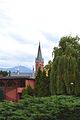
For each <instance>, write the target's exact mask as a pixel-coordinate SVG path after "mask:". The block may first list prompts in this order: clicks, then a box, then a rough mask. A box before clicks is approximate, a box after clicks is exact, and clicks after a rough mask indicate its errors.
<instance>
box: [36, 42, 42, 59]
mask: <svg viewBox="0 0 80 120" xmlns="http://www.w3.org/2000/svg"><path fill="white" fill-rule="evenodd" d="M36 60H43V58H42V53H41V46H40V42H39V47H38V54H37V58H36Z"/></svg>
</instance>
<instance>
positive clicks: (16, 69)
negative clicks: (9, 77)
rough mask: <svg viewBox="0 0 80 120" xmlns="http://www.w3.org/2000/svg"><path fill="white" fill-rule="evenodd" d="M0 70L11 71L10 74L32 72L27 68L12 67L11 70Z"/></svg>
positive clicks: (3, 69)
mask: <svg viewBox="0 0 80 120" xmlns="http://www.w3.org/2000/svg"><path fill="white" fill-rule="evenodd" d="M0 70H2V71H8V72H9V71H11V72H12V73H13V72H15V73H16V72H18V71H19V73H32V70H31V69H29V68H28V67H25V66H15V67H12V68H0Z"/></svg>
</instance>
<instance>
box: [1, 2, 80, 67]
mask: <svg viewBox="0 0 80 120" xmlns="http://www.w3.org/2000/svg"><path fill="white" fill-rule="evenodd" d="M79 11H80V0H0V67H12V66H15V65H24V66H27V67H30V68H32V66H33V65H35V57H36V56H37V49H38V44H39V41H40V43H41V49H42V56H43V58H44V61H45V64H47V62H48V61H49V60H50V59H52V50H53V47H54V46H57V45H58V41H59V39H60V38H61V37H62V36H65V35H70V34H71V35H79V36H80V13H79Z"/></svg>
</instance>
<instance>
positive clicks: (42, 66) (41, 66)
mask: <svg viewBox="0 0 80 120" xmlns="http://www.w3.org/2000/svg"><path fill="white" fill-rule="evenodd" d="M39 68H41V70H42V71H43V68H44V62H36V72H37V71H38V69H39Z"/></svg>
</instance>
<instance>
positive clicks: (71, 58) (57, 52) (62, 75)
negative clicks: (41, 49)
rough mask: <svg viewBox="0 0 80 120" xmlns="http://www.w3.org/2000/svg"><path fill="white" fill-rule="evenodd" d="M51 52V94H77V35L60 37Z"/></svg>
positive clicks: (79, 50)
mask: <svg viewBox="0 0 80 120" xmlns="http://www.w3.org/2000/svg"><path fill="white" fill-rule="evenodd" d="M52 54H54V59H53V62H52V68H51V74H50V89H51V94H54V95H55V94H69V95H79V94H80V92H79V91H80V86H79V82H80V79H79V76H80V67H79V66H80V65H79V60H80V44H79V37H78V36H76V37H71V36H66V37H62V38H61V40H60V42H59V47H55V48H54V50H53V53H52Z"/></svg>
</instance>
